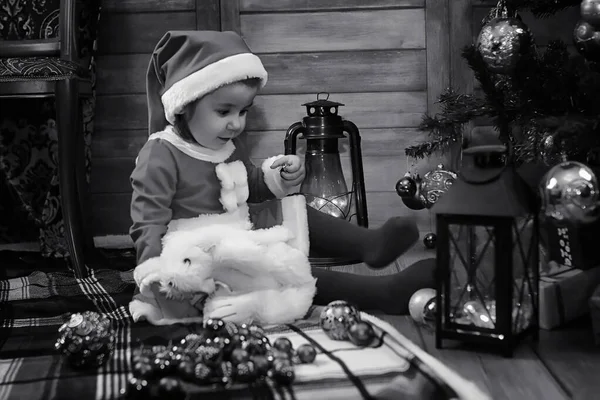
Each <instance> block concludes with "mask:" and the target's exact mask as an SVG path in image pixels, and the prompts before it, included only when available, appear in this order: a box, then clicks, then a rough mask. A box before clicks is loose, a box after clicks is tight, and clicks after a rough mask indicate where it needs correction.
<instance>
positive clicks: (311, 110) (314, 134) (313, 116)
mask: <svg viewBox="0 0 600 400" xmlns="http://www.w3.org/2000/svg"><path fill="white" fill-rule="evenodd" d="M321 95H326V97H325V98H320V97H321ZM328 98H329V94H327V93H319V94H318V95H317V100H316V101H313V102H310V103H305V104H302V105H303V106H305V107H306V112H307V116H305V117H304V118H303V119H302V121H299V122H296V123H294V124H293V125H291V126H290V127H289V128H288V130H287V132H286V134H285V154H296V139H297V138H298V137H300V138H301V139H306V151H305V154H304V163H305V167H306V178H305V179H304V181H303V182H302V185H301V186H300V192H301V193H302V194H304V195H305V197H306V201H307V204H308V205H309V206H311V207H313V208H315V209H317V210H319V211H321V212H324V213H327V214H330V215H332V216H334V217H337V218H343V219H346V220H352V219H353V217H356V223H357V224H358V225H359V226H364V227H367V226H368V216H367V199H366V194H365V179H364V173H363V165H362V155H361V149H360V134H359V132H358V128H357V127H356V125H355V124H353V123H352V122H350V121H348V120H344V119H343V118H342V117H341V116H340V115H339V114H338V108H339V106H343V105H344V104H342V103H336V102H334V101H329V100H328ZM345 133H347V134H348V141H349V145H350V161H351V166H352V187H351V189H350V190H348V185H347V184H346V178H345V177H344V172H343V170H342V164H341V161H340V152H339V148H338V146H339V143H338V141H339V139H344V138H346V135H345ZM300 135H301V136H300ZM311 262H312V263H313V264H324V265H337V264H346V263H349V262H353V261H351V260H342V259H335V258H320V257H312V259H311Z"/></svg>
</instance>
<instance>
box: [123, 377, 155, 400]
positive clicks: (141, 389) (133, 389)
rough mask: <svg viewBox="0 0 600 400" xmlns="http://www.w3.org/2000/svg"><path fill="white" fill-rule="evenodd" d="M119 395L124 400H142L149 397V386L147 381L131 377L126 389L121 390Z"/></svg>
mask: <svg viewBox="0 0 600 400" xmlns="http://www.w3.org/2000/svg"><path fill="white" fill-rule="evenodd" d="M119 393H120V394H121V397H124V398H125V399H136V400H137V399H139V400H143V399H147V398H149V397H150V386H149V384H148V381H147V380H145V379H141V378H136V377H132V378H130V379H129V380H128V381H127V387H126V388H123V389H121V390H120V391H119Z"/></svg>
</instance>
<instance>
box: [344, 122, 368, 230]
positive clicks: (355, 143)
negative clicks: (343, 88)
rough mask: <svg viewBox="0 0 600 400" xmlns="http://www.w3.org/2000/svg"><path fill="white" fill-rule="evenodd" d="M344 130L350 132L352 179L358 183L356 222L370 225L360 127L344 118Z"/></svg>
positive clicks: (361, 224)
mask: <svg viewBox="0 0 600 400" xmlns="http://www.w3.org/2000/svg"><path fill="white" fill-rule="evenodd" d="M342 124H343V128H342V129H343V130H344V132H347V133H348V141H349V144H350V152H351V157H350V159H351V161H352V163H351V166H352V181H353V182H354V184H355V185H356V187H354V188H353V190H354V193H355V194H356V222H357V223H358V225H359V226H362V227H365V228H368V227H369V216H368V212H367V194H366V189H365V174H364V171H363V163H362V151H361V149H360V133H359V131H358V127H357V126H356V125H355V124H354V123H353V122H351V121H348V120H346V119H345V120H343V121H342Z"/></svg>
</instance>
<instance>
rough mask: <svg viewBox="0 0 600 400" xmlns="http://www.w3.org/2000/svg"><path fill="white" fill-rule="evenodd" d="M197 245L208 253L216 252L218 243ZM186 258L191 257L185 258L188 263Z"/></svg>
mask: <svg viewBox="0 0 600 400" xmlns="http://www.w3.org/2000/svg"><path fill="white" fill-rule="evenodd" d="M196 247H197V248H198V249H200V250H201V251H202V252H204V253H206V254H212V253H214V252H215V249H216V248H217V245H216V244H211V245H206V244H203V245H199V246H196ZM186 260H189V259H187V258H186V259H184V263H186Z"/></svg>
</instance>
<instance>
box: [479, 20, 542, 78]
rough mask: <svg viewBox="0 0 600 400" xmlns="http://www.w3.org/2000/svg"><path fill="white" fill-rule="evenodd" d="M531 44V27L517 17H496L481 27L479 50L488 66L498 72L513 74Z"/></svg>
mask: <svg viewBox="0 0 600 400" xmlns="http://www.w3.org/2000/svg"><path fill="white" fill-rule="evenodd" d="M530 45H531V33H530V32H529V28H527V25H525V24H524V23H523V22H522V21H520V20H519V19H517V18H503V17H500V18H494V19H492V20H491V21H490V22H488V23H487V24H485V25H484V26H483V28H481V32H480V33H479V37H478V38H477V50H478V51H479V53H480V54H481V57H482V58H483V61H484V62H485V64H486V66H487V68H488V69H489V70H490V71H491V72H494V73H498V74H511V73H512V72H514V70H515V69H516V67H517V63H518V62H519V60H520V59H521V56H522V55H523V54H525V53H526V52H527V51H528V50H529V47H530Z"/></svg>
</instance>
